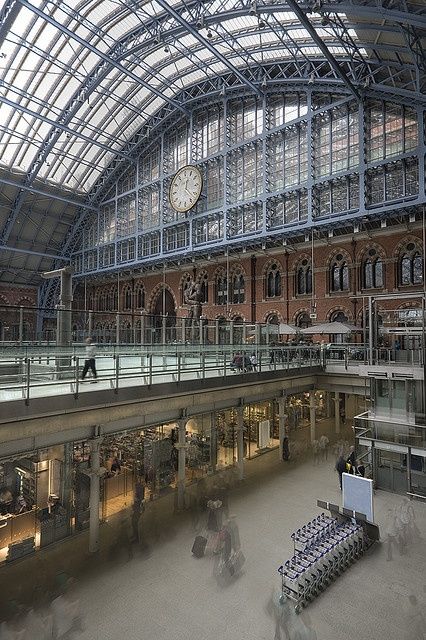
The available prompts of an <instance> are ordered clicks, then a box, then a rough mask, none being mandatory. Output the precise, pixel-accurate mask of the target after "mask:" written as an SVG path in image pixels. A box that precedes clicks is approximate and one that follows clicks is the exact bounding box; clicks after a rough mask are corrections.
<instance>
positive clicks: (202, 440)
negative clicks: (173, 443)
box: [185, 413, 217, 482]
mask: <svg viewBox="0 0 426 640" xmlns="http://www.w3.org/2000/svg"><path fill="white" fill-rule="evenodd" d="M185 429H186V444H187V447H188V448H187V450H186V458H185V459H186V480H187V482H192V481H195V480H197V479H199V478H201V477H202V476H204V475H206V474H207V473H209V471H212V469H213V468H214V467H215V465H216V461H217V451H216V444H215V438H214V436H213V437H212V414H211V413H207V414H203V415H199V416H194V417H193V418H190V420H188V422H187V423H186V427H185Z"/></svg>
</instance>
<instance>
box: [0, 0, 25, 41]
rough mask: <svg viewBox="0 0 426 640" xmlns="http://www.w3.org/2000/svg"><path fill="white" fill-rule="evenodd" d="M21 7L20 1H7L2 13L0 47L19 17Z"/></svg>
mask: <svg viewBox="0 0 426 640" xmlns="http://www.w3.org/2000/svg"><path fill="white" fill-rule="evenodd" d="M20 10H21V5H20V4H19V2H18V0H6V2H5V3H4V5H3V7H2V9H1V11H0V47H1V45H2V44H3V42H4V41H5V39H6V37H7V35H8V33H9V31H10V27H11V26H12V24H13V23H14V22H15V20H16V18H17V17H18V13H19V12H20Z"/></svg>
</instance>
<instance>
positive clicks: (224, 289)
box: [216, 274, 228, 304]
mask: <svg viewBox="0 0 426 640" xmlns="http://www.w3.org/2000/svg"><path fill="white" fill-rule="evenodd" d="M227 302H228V280H227V278H226V276H225V275H224V274H222V275H219V276H218V277H217V279H216V304H227Z"/></svg>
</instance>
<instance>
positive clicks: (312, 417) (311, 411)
mask: <svg viewBox="0 0 426 640" xmlns="http://www.w3.org/2000/svg"><path fill="white" fill-rule="evenodd" d="M309 417H310V422H311V442H313V441H314V440H315V438H316V429H315V391H310V392H309Z"/></svg>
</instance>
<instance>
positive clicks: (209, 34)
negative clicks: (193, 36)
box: [207, 29, 213, 39]
mask: <svg viewBox="0 0 426 640" xmlns="http://www.w3.org/2000/svg"><path fill="white" fill-rule="evenodd" d="M207 37H208V38H209V39H210V38H213V34H212V32H211V30H210V29H209V30H208V31H207Z"/></svg>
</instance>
